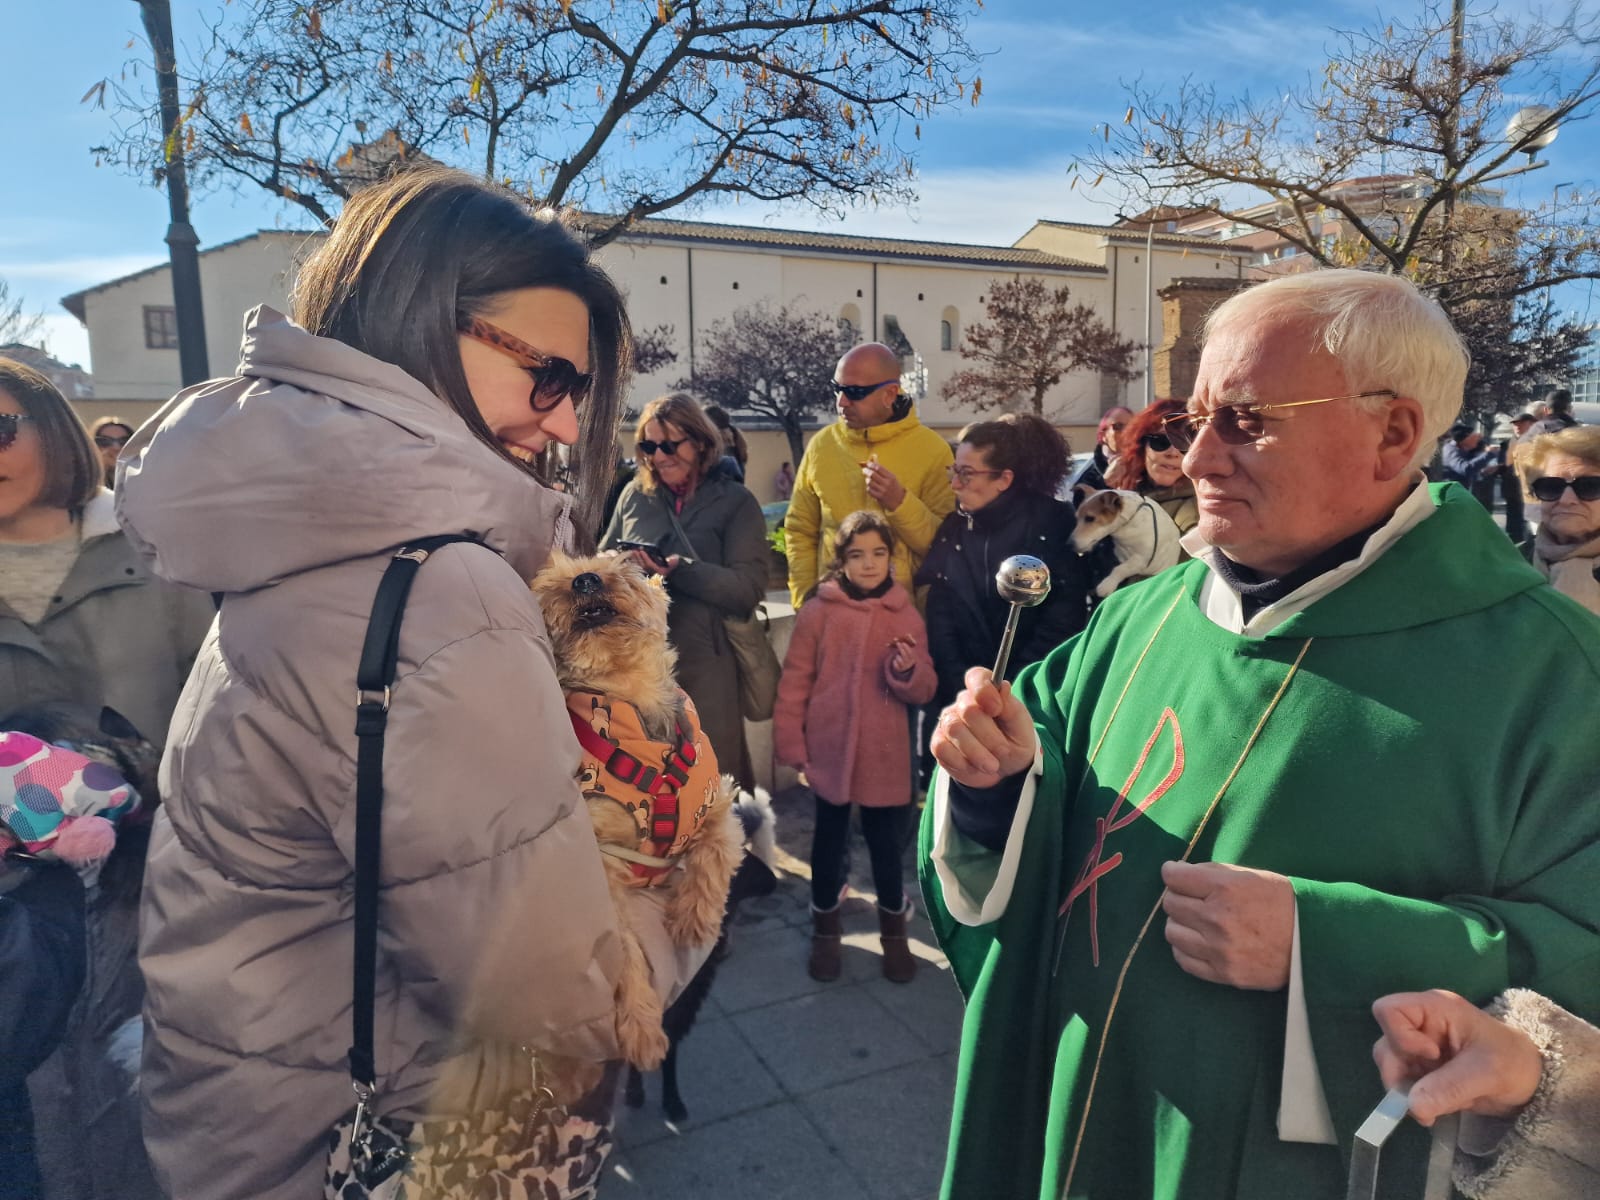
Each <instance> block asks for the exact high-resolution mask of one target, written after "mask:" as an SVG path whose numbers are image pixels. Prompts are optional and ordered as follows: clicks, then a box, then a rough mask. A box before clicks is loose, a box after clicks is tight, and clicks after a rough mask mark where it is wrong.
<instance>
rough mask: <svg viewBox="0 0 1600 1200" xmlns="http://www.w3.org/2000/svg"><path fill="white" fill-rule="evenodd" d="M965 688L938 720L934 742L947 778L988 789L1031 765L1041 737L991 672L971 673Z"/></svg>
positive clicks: (977, 670) (1006, 687)
mask: <svg viewBox="0 0 1600 1200" xmlns="http://www.w3.org/2000/svg"><path fill="white" fill-rule="evenodd" d="M966 685H967V686H966V688H965V689H964V690H963V691H962V692H961V694H960V695H958V696H957V697H956V701H955V703H954V704H952V705H951V706H950V707H949V708H947V709H945V710H944V712H943V713H941V714H940V716H939V724H938V727H937V728H935V729H934V731H933V740H932V742H931V745H932V749H933V757H934V758H935V759H937V760H938V763H939V765H940V766H941V767H943V768H944V771H945V774H946V775H948V776H950V778H951V779H953V780H955V781H956V782H957V783H959V784H962V785H964V786H966V787H969V788H990V787H994V786H995V785H996V784H997V783H999V782H1000V781H1001V780H1004V779H1010V778H1011V777H1012V776H1013V775H1018V774H1021V773H1022V772H1023V771H1026V770H1027V769H1028V768H1029V767H1031V766H1032V765H1033V760H1034V758H1035V757H1036V756H1037V754H1038V746H1039V738H1038V734H1037V733H1036V732H1035V731H1034V727H1033V717H1032V715H1031V714H1030V713H1029V712H1028V710H1027V709H1026V708H1024V707H1023V704H1022V701H1020V700H1018V699H1017V698H1016V696H1014V695H1012V692H1011V685H1010V684H1009V683H1002V684H1001V686H999V687H996V686H995V684H994V676H993V674H992V673H991V672H990V671H989V668H987V667H972V668H971V669H970V670H968V671H967V675H966Z"/></svg>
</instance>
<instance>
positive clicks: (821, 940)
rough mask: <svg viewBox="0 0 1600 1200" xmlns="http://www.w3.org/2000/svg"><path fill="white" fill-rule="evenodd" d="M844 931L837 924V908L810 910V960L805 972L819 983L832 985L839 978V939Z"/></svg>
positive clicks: (814, 907) (835, 906)
mask: <svg viewBox="0 0 1600 1200" xmlns="http://www.w3.org/2000/svg"><path fill="white" fill-rule="evenodd" d="M843 936H844V929H843V927H842V926H841V925H840V924H839V906H838V905H837V904H835V905H834V906H833V907H832V908H817V907H816V906H815V905H813V906H812V909H811V960H810V961H809V962H807V963H806V970H807V971H808V972H809V973H810V975H811V978H813V979H815V980H817V981H818V982H819V983H832V982H833V981H834V980H835V979H837V978H839V972H840V970H841V969H842V968H843V964H842V963H841V962H840V961H839V939H840V938H841V937H843Z"/></svg>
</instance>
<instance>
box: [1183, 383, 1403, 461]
mask: <svg viewBox="0 0 1600 1200" xmlns="http://www.w3.org/2000/svg"><path fill="white" fill-rule="evenodd" d="M1399 394H1400V393H1399V392H1396V391H1394V390H1392V389H1390V388H1377V389H1375V390H1373V391H1370V392H1352V393H1351V394H1350V395H1348V396H1322V397H1320V398H1318V399H1316V400H1285V401H1284V402H1283V403H1281V404H1223V405H1220V406H1219V407H1217V408H1214V409H1212V410H1211V411H1210V412H1208V413H1173V414H1172V415H1171V416H1170V417H1165V418H1163V419H1162V422H1161V427H1162V429H1164V430H1166V433H1167V437H1168V438H1170V439H1171V440H1172V444H1173V445H1174V446H1176V447H1177V448H1178V449H1179V450H1187V449H1189V447H1190V446H1193V445H1194V443H1195V439H1196V438H1198V437H1199V436H1200V431H1201V430H1202V429H1204V428H1206V427H1207V426H1208V425H1209V426H1210V427H1211V428H1212V429H1213V430H1215V431H1216V434H1217V436H1218V437H1219V438H1221V439H1222V440H1223V441H1224V442H1226V443H1227V444H1228V445H1230V446H1248V445H1249V444H1250V443H1251V442H1254V441H1257V440H1259V439H1260V438H1261V436H1262V435H1263V434H1265V433H1266V432H1267V423H1266V422H1265V421H1264V420H1262V419H1261V414H1262V413H1266V412H1272V411H1273V410H1275V409H1279V408H1304V407H1305V406H1306V405H1308V404H1332V403H1333V402H1334V401H1335V400H1366V399H1368V398H1369V397H1372V396H1387V397H1389V399H1391V400H1393V399H1395V398H1396V397H1397V396H1399Z"/></svg>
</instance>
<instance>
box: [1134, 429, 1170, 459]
mask: <svg viewBox="0 0 1600 1200" xmlns="http://www.w3.org/2000/svg"><path fill="white" fill-rule="evenodd" d="M1140 440H1141V441H1142V442H1144V444H1145V446H1146V447H1148V448H1149V449H1151V450H1154V451H1155V452H1156V453H1157V454H1165V453H1166V452H1167V451H1168V450H1171V449H1172V439H1171V438H1169V437H1168V436H1167V435H1166V434H1164V433H1147V434H1145V435H1144V437H1143V438H1141V439H1140Z"/></svg>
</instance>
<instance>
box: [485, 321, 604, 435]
mask: <svg viewBox="0 0 1600 1200" xmlns="http://www.w3.org/2000/svg"><path fill="white" fill-rule="evenodd" d="M456 328H457V329H458V330H459V331H460V332H461V333H463V334H465V335H466V336H467V337H469V338H471V339H472V340H473V341H475V342H482V343H483V344H484V345H485V346H490V347H492V348H494V349H496V350H498V351H500V353H501V354H504V355H505V356H506V357H507V358H511V359H515V360H516V362H517V363H518V364H520V365H521V367H522V369H523V370H524V371H526V372H528V374H530V375H532V376H533V391H532V392H530V393H529V394H528V403H529V405H531V406H532V408H533V411H534V412H537V413H545V412H549V411H551V410H552V409H554V408H558V407H559V406H560V404H561V402H562V401H563V400H571V401H572V405H573V407H574V408H576V407H577V406H578V405H580V404H582V403H583V401H584V398H585V397H586V396H588V394H589V389H590V388H591V387H592V386H593V385H594V373H593V372H592V371H590V372H585V371H580V370H578V368H577V367H575V366H573V365H572V364H571V363H570V362H568V361H567V360H566V359H564V358H557V357H555V356H554V355H551V354H540V353H539V351H537V350H535V349H534V348H533V347H532V346H530V345H528V343H527V342H525V341H523V340H522V339H521V338H519V337H516V336H515V335H513V334H510V333H507V332H506V331H505V330H504V329H501V328H500V327H499V326H498V325H491V324H490V323H489V322H488V321H485V320H484V319H483V318H482V317H467V318H466V319H464V320H462V321H461V322H460V323H459V324H457V326H456Z"/></svg>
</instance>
